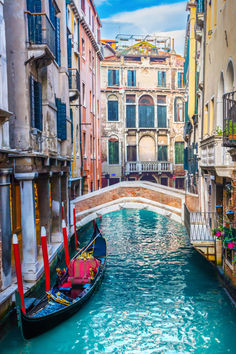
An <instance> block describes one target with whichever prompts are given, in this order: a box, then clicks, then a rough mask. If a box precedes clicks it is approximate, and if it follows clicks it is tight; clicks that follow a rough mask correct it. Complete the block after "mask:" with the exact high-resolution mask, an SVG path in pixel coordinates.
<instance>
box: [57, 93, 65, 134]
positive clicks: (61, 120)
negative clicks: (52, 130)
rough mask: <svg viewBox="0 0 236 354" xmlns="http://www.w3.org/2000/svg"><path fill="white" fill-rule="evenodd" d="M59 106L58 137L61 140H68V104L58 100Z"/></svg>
mask: <svg viewBox="0 0 236 354" xmlns="http://www.w3.org/2000/svg"><path fill="white" fill-rule="evenodd" d="M56 105H57V137H58V139H61V140H66V139H67V131H66V104H65V103H61V100H60V99H58V98H57V99H56Z"/></svg>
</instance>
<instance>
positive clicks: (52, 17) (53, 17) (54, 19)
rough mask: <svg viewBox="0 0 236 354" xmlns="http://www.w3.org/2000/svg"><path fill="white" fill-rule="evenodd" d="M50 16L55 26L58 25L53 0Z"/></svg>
mask: <svg viewBox="0 0 236 354" xmlns="http://www.w3.org/2000/svg"><path fill="white" fill-rule="evenodd" d="M49 18H50V21H51V22H52V24H53V26H54V27H56V14H55V7H54V5H53V2H52V0H49Z"/></svg>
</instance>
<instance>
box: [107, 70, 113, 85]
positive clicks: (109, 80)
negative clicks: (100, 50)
mask: <svg viewBox="0 0 236 354" xmlns="http://www.w3.org/2000/svg"><path fill="white" fill-rule="evenodd" d="M112 72H113V70H110V69H109V70H108V86H113V83H112Z"/></svg>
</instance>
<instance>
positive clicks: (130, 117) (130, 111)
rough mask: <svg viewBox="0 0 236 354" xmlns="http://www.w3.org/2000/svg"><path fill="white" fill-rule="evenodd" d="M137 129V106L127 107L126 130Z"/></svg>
mask: <svg viewBox="0 0 236 354" xmlns="http://www.w3.org/2000/svg"><path fill="white" fill-rule="evenodd" d="M135 127H136V106H135V105H133V106H131V105H130V106H128V105H127V106H126V128H135Z"/></svg>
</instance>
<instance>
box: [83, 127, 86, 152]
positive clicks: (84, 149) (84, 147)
mask: <svg viewBox="0 0 236 354" xmlns="http://www.w3.org/2000/svg"><path fill="white" fill-rule="evenodd" d="M85 155H86V132H83V156H85Z"/></svg>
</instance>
